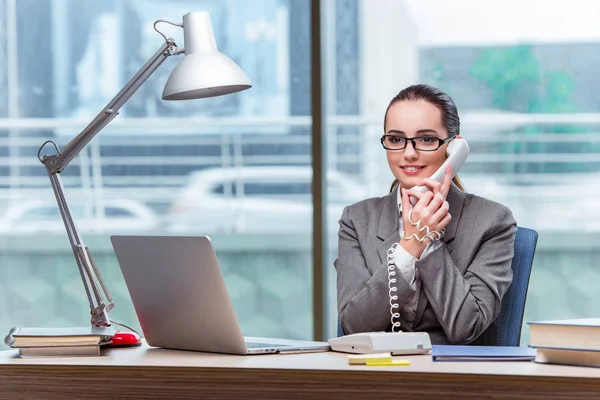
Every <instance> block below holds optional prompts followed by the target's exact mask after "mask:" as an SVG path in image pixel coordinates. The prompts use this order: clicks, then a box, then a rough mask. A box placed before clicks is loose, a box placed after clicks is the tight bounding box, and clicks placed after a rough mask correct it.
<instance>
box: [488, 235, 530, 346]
mask: <svg viewBox="0 0 600 400" xmlns="http://www.w3.org/2000/svg"><path fill="white" fill-rule="evenodd" d="M537 239H538V233H537V232H536V231H534V230H533V229H528V228H522V227H518V228H517V234H516V235H515V249H514V255H513V259H512V271H513V280H512V283H511V285H510V287H509V288H508V291H507V292H506V293H505V294H504V297H503V298H502V306H501V308H500V314H499V315H498V318H496V328H497V330H498V331H497V336H496V345H498V346H518V345H519V344H520V342H521V326H522V324H523V313H524V311H525V299H526V298H527V288H528V287H529V277H530V276H531V267H532V266H533V256H534V254H535V247H536V245H537Z"/></svg>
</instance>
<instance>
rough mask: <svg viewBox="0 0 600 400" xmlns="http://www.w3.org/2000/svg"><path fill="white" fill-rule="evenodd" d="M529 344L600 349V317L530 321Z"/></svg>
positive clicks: (534, 345)
mask: <svg viewBox="0 0 600 400" xmlns="http://www.w3.org/2000/svg"><path fill="white" fill-rule="evenodd" d="M528 325H529V346H531V347H554V348H561V349H583V350H600V318H582V319H566V320H556V321H540V322H529V323H528Z"/></svg>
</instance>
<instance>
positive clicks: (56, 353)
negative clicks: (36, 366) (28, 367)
mask: <svg viewBox="0 0 600 400" xmlns="http://www.w3.org/2000/svg"><path fill="white" fill-rule="evenodd" d="M99 355H100V346H98V345H96V346H87V345H86V346H53V347H21V348H19V356H20V357H22V358H28V357H81V356H99Z"/></svg>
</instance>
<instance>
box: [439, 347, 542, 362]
mask: <svg viewBox="0 0 600 400" xmlns="http://www.w3.org/2000/svg"><path fill="white" fill-rule="evenodd" d="M535 355H536V351H535V349H532V348H530V347H512V346H453V345H433V348H432V350H431V357H432V359H433V361H533V360H534V359H535Z"/></svg>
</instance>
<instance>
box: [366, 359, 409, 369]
mask: <svg viewBox="0 0 600 400" xmlns="http://www.w3.org/2000/svg"><path fill="white" fill-rule="evenodd" d="M365 365H366V366H369V367H393V366H409V365H410V361H408V360H391V361H390V360H368V361H367V362H366V363H365Z"/></svg>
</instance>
